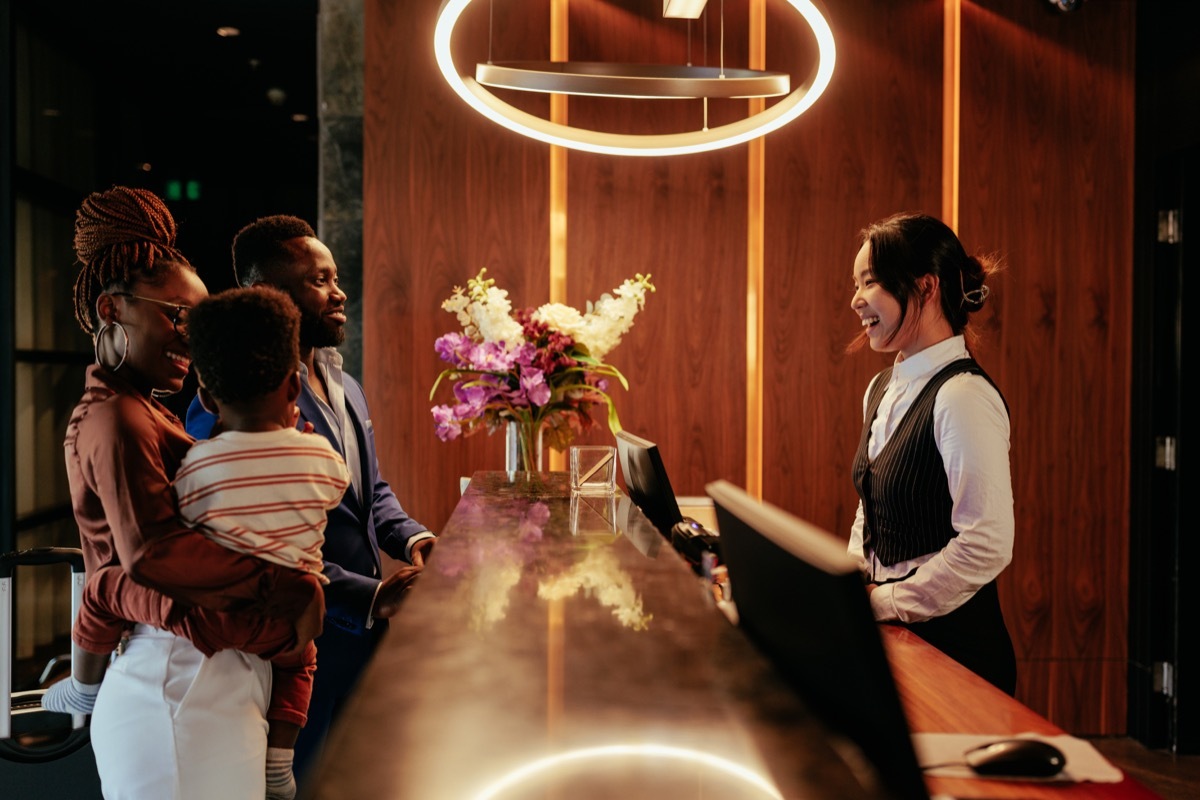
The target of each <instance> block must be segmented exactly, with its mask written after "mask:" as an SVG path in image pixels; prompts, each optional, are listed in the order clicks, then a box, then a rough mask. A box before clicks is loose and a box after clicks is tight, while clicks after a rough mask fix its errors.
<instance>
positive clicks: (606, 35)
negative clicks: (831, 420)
mask: <svg viewBox="0 0 1200 800" xmlns="http://www.w3.org/2000/svg"><path fill="white" fill-rule="evenodd" d="M655 14H661V6H655V5H654V4H652V3H649V4H648V3H644V2H631V0H624V2H620V3H615V4H608V3H605V4H582V3H581V4H576V5H575V6H572V12H571V30H572V36H571V45H570V47H571V58H572V59H581V60H607V61H640V60H646V53H656V54H657V53H660V52H663V53H666V54H670V53H674V54H675V55H676V56H677V57H678V58H683V57H685V54H686V51H687V50H686V36H687V26H686V24H685V23H683V22H681V21H674V22H672V23H667V24H665V25H664V24H662V20H661V17H660V18H659V19H658V20H657V23H656V20H655V19H654V15H655ZM745 29H746V11H745V9H744V8H740V9H738V11H737V12H736V13H730V12H729V11H727V17H726V47H725V53H726V59H727V60H726V64H728V65H730V66H733V65H735V64H741V65H743V66H744V65H745V64H746V62H747V56H746V44H747V43H746V37H745ZM737 31H740V32H741V35H740V36H738V35H736V32H737ZM709 38H710V40H711V38H712V37H711V35H710V37H709ZM701 42H702V37H701V36H700V35H699V32H698V31H697V32H696V35H695V41H694V48H695V49H694V51H693V53H694V55H695V56H696V57H697V59H699V52H698V51H699V49H700V44H701ZM656 60H664V61H665V60H668V56H667V55H662V56H657V57H656ZM587 100H589V99H588V98H574V97H573V98H571V100H570V108H569V111H568V114H569V115H570V119H571V122H572V124H575V125H579V126H581V127H586V128H595V129H606V130H615V131H621V132H629V131H633V130H637V129H639V127H641V128H642V129H644V127H645V125H646V123H643V122H639V121H640V120H645V119H646V118H653V120H654V121H653V127H654V128H655V129H656V130H659V131H685V130H692V129H696V128H699V127H700V125H701V124H702V119H703V117H702V110H701V108H700V101H695V100H664V101H658V102H653V103H649V104H648V103H647V102H646V101H630V100H623V101H622V100H615V99H609V100H607V101H597V100H592V101H591V102H586V101H587ZM739 104H740V106H741V109H740V112H741V114H742V115H744V114H745V105H746V104H745V102H744V101H740V103H739ZM714 124H715V123H714ZM745 153H746V147H745V146H742V147H736V148H729V149H725V150H720V151H717V152H715V153H710V154H700V155H693V156H683V157H674V158H611V157H607V156H597V155H593V154H589V153H579V152H572V153H571V154H570V156H569V158H568V179H567V180H568V187H569V197H568V211H567V219H568V248H567V249H568V256H567V261H568V273H567V274H568V295H569V301H570V302H571V303H572V304H574V305H579V306H581V305H582V304H583V303H584V302H585V301H586V300H588V299H594V298H596V297H598V296H599V294H600V293H601V292H607V291H611V290H612V288H613V287H614V286H616V285H617V284H618V283H619V282H620V281H621V280H623V279H624V278H626V277H630V276H632V275H633V274H634V273H635V272H641V273H650V274H652V275H653V280H654V283H655V285H656V287H657V291H656V292H655V293H654V294H653V295H651V296H650V298H649V300H648V302H647V304H646V309H645V311H644V312H643V313H642V314H641V315H640V316H639V318H638V320H637V322H636V323H635V325H634V328H633V330H632V331H630V333H629V334H628V335H627V336H626V339H625V341H624V342H623V343H622V344H621V346H620V347H619V348H618V349H617V350H615V351H613V354H612V358H611V360H612V362H613V363H614V364H616V365H617V366H618V367H619V368H620V369H621V371H622V372H623V373H624V374H625V375H626V377H627V378H628V379H629V382H630V390H629V392H627V393H625V392H621V391H620V390H619V389H618V390H617V392H618V394H617V399H618V410H619V412H620V414H621V422H622V425H623V426H624V427H625V428H627V429H629V430H630V431H632V432H634V433H637V434H639V435H641V436H645V437H647V438H649V439H652V440H653V441H655V442H657V443H658V444H659V446H660V448H661V451H662V454H663V459H664V462H665V465H666V468H667V470H668V474H669V475H670V477H671V482H672V484H673V486H674V488H675V491H676V493H677V494H681V495H703V494H704V484H705V483H706V482H708V481H712V480H715V479H716V478H718V477H720V478H726V479H729V480H731V481H734V482H737V483H742V482H744V480H745V467H744V464H745V435H744V425H745V423H744V420H745V383H744V375H745V369H746V367H745V363H746V336H745V328H746V323H745V302H744V301H743V300H742V298H744V297H745V293H746V280H745V272H746V268H745V252H746V155H745ZM593 438H595V440H596V441H604V442H611V441H612V438H611V434H609V433H608V431H607V429H606V428H604V427H603V426H601V430H599V431H597V432H596V435H595V436H594V437H593Z"/></svg>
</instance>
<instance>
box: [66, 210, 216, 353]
mask: <svg viewBox="0 0 1200 800" xmlns="http://www.w3.org/2000/svg"><path fill="white" fill-rule="evenodd" d="M75 257H76V258H77V259H78V260H79V262H80V264H82V265H83V266H82V268H81V269H80V270H79V275H78V276H76V278H75V288H74V295H75V319H76V321H77V322H79V326H80V327H81V328H83V330H84V332H85V333H88V334H91V333H93V332H94V331H95V329H96V324H97V322H98V320H97V319H96V298H97V297H98V296H99V295H100V294H102V293H103V292H105V291H108V290H110V289H113V288H120V289H122V290H128V289H129V287H130V285H131V284H133V283H134V282H135V281H138V280H141V281H145V282H147V283H149V284H150V285H157V283H158V282H160V281H162V280H163V279H164V278H165V277H166V276H167V275H168V274H169V273H170V271H171V270H172V269H173V268H177V267H183V268H185V269H189V270H192V271H193V272H194V271H195V268H194V267H192V265H191V264H190V263H189V262H188V260H187V259H186V258H184V257H183V253H181V252H179V250H177V249H176V248H175V218H174V217H173V216H171V212H170V210H169V209H168V208H167V206H166V204H165V203H164V202H163V201H162V200H161V199H160V198H159V197H158V196H157V195H156V194H154V193H153V192H150V191H147V190H145V189H131V188H129V187H127V186H114V187H113V188H111V189H109V190H108V191H104V192H93V193H92V194H90V195H88V196H87V198H86V199H85V200H84V201H83V205H81V206H80V207H79V211H78V212H76V214H75Z"/></svg>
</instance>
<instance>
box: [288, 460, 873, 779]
mask: <svg viewBox="0 0 1200 800" xmlns="http://www.w3.org/2000/svg"><path fill="white" fill-rule="evenodd" d="M839 752H840V750H839V749H838V748H837V746H836V744H835V743H833V742H832V739H831V737H830V736H829V735H828V734H827V732H826V731H825V730H824V729H823V728H822V726H820V725H819V723H817V722H816V721H815V720H814V719H813V718H812V717H811V716H810V715H809V714H808V712H807V711H806V710H805V709H804V707H803V704H802V703H801V702H800V700H799V698H798V697H797V696H796V694H795V693H794V692H793V691H791V689H790V688H789V687H788V686H787V685H786V684H784V683H783V682H782V680H781V679H780V678H779V676H778V675H777V674H776V672H775V671H774V668H773V667H772V666H771V664H770V663H769V662H768V661H767V660H766V659H765V658H764V657H763V656H761V655H760V654H759V653H758V652H757V651H756V650H755V649H754V648H753V647H752V646H751V645H750V644H749V642H748V641H747V640H746V639H745V638H744V637H743V635H742V634H741V632H740V631H739V630H737V629H736V628H734V627H733V626H731V625H730V624H729V623H728V622H727V621H726V619H725V618H724V616H722V615H721V614H720V613H718V611H717V610H716V608H715V605H714V602H713V600H712V596H711V593H710V592H709V589H708V587H707V586H706V585H705V583H704V581H703V580H702V579H700V578H698V577H696V575H695V574H694V573H693V572H692V571H691V569H690V568H689V567H688V565H687V563H686V562H685V561H684V560H683V559H682V558H681V557H680V556H679V555H678V554H677V553H676V552H675V551H674V550H672V549H671V547H670V545H669V544H668V543H667V542H666V541H665V540H664V539H663V537H661V536H660V535H659V534H658V532H657V531H656V530H655V529H654V528H653V527H652V526H651V525H650V523H649V522H648V521H647V520H646V519H645V517H644V516H642V514H641V512H640V511H638V510H637V509H636V507H634V506H633V505H632V503H630V502H629V500H628V498H625V497H623V496H619V495H618V496H617V497H614V498H592V497H585V498H571V497H570V496H569V491H568V486H567V475H566V474H560V473H540V474H536V475H529V474H526V473H507V472H480V473H476V474H475V476H474V477H473V479H472V481H471V484H470V486H469V487H468V489H467V490H466V492H465V494H464V496H463V497H462V498H461V500H460V502H459V504H458V506H457V508H456V509H455V511H454V514H453V515H452V517H451V518H450V520H449V521H448V522H447V524H446V527H445V529H444V530H443V531H442V533H441V537H440V539H439V541H438V544H437V547H436V548H435V551H434V553H433V557H432V558H431V559H430V561H429V564H428V565H427V567H426V569H425V571H424V572H423V573H422V574H421V576H420V578H419V580H418V581H417V583H416V584H415V586H414V588H413V589H412V591H411V593H410V595H409V597H408V598H407V599H406V600H405V602H404V605H403V606H402V608H401V610H400V612H399V614H398V615H397V616H396V618H395V619H393V620H392V623H391V626H390V629H389V630H388V632H387V634H386V636H385V637H384V639H383V641H382V642H381V644H380V646H379V649H378V651H377V653H376V655H375V657H374V659H373V660H372V662H371V664H370V665H369V666H368V668H367V670H366V672H365V674H364V676H363V679H362V682H361V684H360V686H359V687H358V690H357V691H356V693H355V695H354V697H353V698H352V699H351V701H350V704H349V705H348V707H347V708H346V710H345V712H344V713H343V715H342V717H341V718H340V720H339V723H338V724H337V725H336V726H335V728H334V730H333V732H332V733H331V736H330V741H329V743H328V746H327V748H326V751H325V753H324V755H323V757H322V759H321V761H320V763H319V764H318V765H317V767H316V769H315V774H314V776H313V779H312V780H310V781H308V782H307V783H308V788H307V789H306V792H307V795H306V796H308V797H317V798H323V799H324V798H328V799H329V800H339V799H340V798H354V800H361V799H362V798H368V799H369V800H384V799H385V798H423V799H428V800H449V799H453V800H458V799H459V798H463V799H464V800H470V799H471V798H479V799H480V800H483V798H490V797H495V798H498V799H499V798H504V800H515V798H526V797H529V798H533V797H537V798H539V800H544V798H570V800H586V799H587V798H593V797H594V798H610V797H621V798H623V799H624V798H629V799H630V800H633V799H635V798H655V800H659V799H660V798H667V797H671V798H686V797H691V798H701V797H703V798H709V797H721V798H727V799H729V798H751V799H754V798H766V797H771V796H778V795H773V794H772V793H771V792H770V791H766V790H764V789H762V788H759V786H758V784H757V783H756V781H758V780H762V777H765V778H766V779H767V780H768V781H769V784H773V786H774V787H776V789H777V791H778V793H779V795H782V796H784V797H788V798H793V797H804V798H858V797H866V796H867V794H866V793H865V792H864V791H863V789H862V788H861V786H860V783H859V781H858V779H857V778H856V777H855V774H854V772H853V771H852V770H851V768H850V767H849V766H847V762H846V761H844V760H843V759H842V758H841V757H840V756H839V755H838V753H839ZM553 759H560V760H561V763H560V764H559V766H557V767H555V768H553V769H551V768H550V767H549V766H548V764H549V763H550V762H551V760H553ZM522 769H523V770H524V773H523V774H524V777H520V774H519V773H518V772H517V771H518V770H522ZM756 776H762V777H756ZM506 781H508V783H506Z"/></svg>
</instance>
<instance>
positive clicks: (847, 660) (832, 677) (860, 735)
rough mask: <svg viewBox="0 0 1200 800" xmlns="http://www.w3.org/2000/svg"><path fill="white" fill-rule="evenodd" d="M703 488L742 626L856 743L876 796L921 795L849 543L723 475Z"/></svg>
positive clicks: (912, 799)
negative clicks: (718, 532)
mask: <svg viewBox="0 0 1200 800" xmlns="http://www.w3.org/2000/svg"><path fill="white" fill-rule="evenodd" d="M705 489H706V491H707V492H708V495H709V496H710V497H712V499H713V502H714V503H715V505H716V509H717V523H718V525H719V526H720V529H721V543H722V553H723V555H724V558H725V565H726V567H727V568H728V570H729V584H730V589H731V591H732V595H733V604H734V605H735V606H736V607H737V616H738V620H739V623H738V624H739V626H740V627H741V628H742V629H743V631H744V632H745V633H746V635H747V637H748V638H749V639H750V640H751V641H753V642H754V643H755V644H756V645H757V646H758V647H759V649H760V650H762V651H763V652H764V653H765V654H766V655H767V656H768V657H769V658H771V660H772V661H773V662H774V663H775V665H776V667H777V668H778V669H779V671H780V673H781V674H782V675H783V676H784V677H785V678H786V679H787V680H788V681H789V682H790V683H791V684H792V686H793V687H794V688H795V689H796V690H797V692H799V694H800V696H801V697H802V698H803V699H804V701H805V703H806V704H807V705H808V706H809V708H811V709H812V711H813V712H814V713H815V714H816V715H817V716H818V717H820V718H821V720H822V721H823V722H824V723H825V725H826V726H828V727H829V728H830V729H831V730H833V731H836V732H838V733H840V734H841V735H842V736H844V737H845V738H846V739H849V740H850V741H851V742H853V743H854V744H855V745H856V746H857V749H858V750H859V751H860V752H861V753H862V756H863V758H864V759H865V760H866V761H867V762H869V763H870V765H871V766H872V767H873V773H874V778H875V780H874V783H875V788H876V789H878V791H879V792H880V793H881V796H889V797H895V798H900V800H928V797H929V794H928V791H927V789H926V787H925V779H924V776H923V774H922V772H921V768H920V766H918V763H917V757H916V754H915V752H914V750H913V745H912V739H911V736H910V734H909V728H908V721H907V719H906V717H905V716H904V709H903V707H902V706H901V705H900V697H899V695H898V694H897V692H896V685H895V683H894V681H893V679H892V671H891V666H890V665H889V664H888V660H887V654H886V652H885V651H884V649H883V640H882V638H881V637H880V635H879V629H878V623H876V622H875V619H874V616H873V615H872V613H871V606H870V601H869V600H868V598H867V592H866V589H865V588H864V586H863V582H862V577H861V576H860V575H859V572H858V569H857V567H856V565H855V564H854V562H853V560H851V558H850V557H849V556H848V555H847V554H846V545H845V544H844V543H843V542H842V541H841V540H840V539H838V538H837V537H836V536H834V535H833V534H831V533H828V532H827V531H824V530H822V529H820V528H818V527H816V526H815V525H811V524H809V523H807V522H805V521H803V520H801V519H798V518H796V517H794V516H792V515H791V514H788V513H787V512H785V511H783V510H781V509H778V508H776V507H774V506H772V505H770V504H768V503H763V502H760V501H758V500H755V499H754V498H752V497H751V496H750V495H749V494H747V493H746V492H744V491H743V490H741V489H739V488H738V487H736V486H734V485H733V484H731V483H728V482H727V481H716V482H714V483H710V484H708V486H706V487H705ZM879 787H883V788H879Z"/></svg>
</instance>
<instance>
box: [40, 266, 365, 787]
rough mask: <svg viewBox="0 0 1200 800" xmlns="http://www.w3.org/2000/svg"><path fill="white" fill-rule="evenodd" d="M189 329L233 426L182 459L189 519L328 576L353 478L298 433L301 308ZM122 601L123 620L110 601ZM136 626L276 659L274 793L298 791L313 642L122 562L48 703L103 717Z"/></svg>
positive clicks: (269, 308) (85, 614)
mask: <svg viewBox="0 0 1200 800" xmlns="http://www.w3.org/2000/svg"><path fill="white" fill-rule="evenodd" d="M187 328H188V337H189V346H190V349H191V355H192V359H193V363H194V364H195V366H196V372H197V377H198V379H199V383H200V397H201V400H202V402H203V403H204V405H205V407H206V408H207V409H208V410H209V411H211V412H212V413H215V414H217V415H218V416H219V418H220V420H221V426H222V433H221V434H220V435H218V436H215V437H213V438H211V439H208V440H205V441H200V442H197V443H196V444H194V445H193V446H192V448H191V449H190V450H189V451H188V453H187V456H186V457H185V458H184V460H183V462H182V464H181V465H180V467H179V471H178V472H177V473H176V477H175V482H174V484H173V488H174V491H175V496H176V501H177V503H178V506H179V515H180V517H181V518H182V519H183V520H184V521H185V522H187V523H188V524H189V525H191V526H192V527H195V528H197V529H199V530H201V531H203V532H204V533H205V534H206V535H207V536H209V537H210V538H211V539H213V540H214V541H216V542H218V543H220V544H222V545H224V546H226V547H228V548H230V549H232V550H236V551H239V552H242V553H248V554H251V555H255V556H258V557H260V558H264V559H267V560H269V561H272V562H275V563H278V564H283V565H285V566H290V567H294V568H296V569H302V570H306V571H308V572H310V573H312V574H313V575H316V576H317V577H318V578H319V579H320V580H321V581H322V582H323V583H324V582H327V580H326V579H325V578H324V576H323V575H322V574H321V569H322V556H321V547H322V545H323V544H324V540H325V535H324V532H325V514H326V511H327V510H328V509H330V508H334V507H336V506H337V505H338V503H339V502H340V501H341V498H342V495H343V494H344V493H345V491H346V488H347V487H348V486H349V485H350V474H349V471H348V470H347V469H346V465H345V463H344V462H343V461H342V459H341V456H339V455H338V454H337V453H336V452H335V451H334V450H333V448H332V447H331V446H330V445H329V443H328V441H326V439H325V438H324V437H322V436H316V435H312V434H309V433H303V432H301V431H299V430H297V429H296V427H295V426H296V418H297V409H296V405H295V403H296V398H297V397H298V396H299V394H300V373H299V371H298V365H299V330H300V312H299V311H298V310H297V309H296V306H295V304H294V303H293V302H292V300H291V299H290V298H289V297H288V296H287V295H286V294H284V293H283V292H281V291H279V290H277V289H272V288H267V287H254V288H244V289H231V290H229V291H226V292H222V293H220V294H217V295H214V296H212V297H209V298H207V299H205V300H203V301H201V302H200V303H199V304H197V305H196V306H195V307H194V308H192V309H191V310H190V312H189V314H188V320H187ZM118 592H119V593H120V594H118ZM118 596H120V597H122V606H121V607H122V609H123V615H122V614H118V613H116V611H115V609H114V606H113V605H112V604H111V603H110V602H109V601H110V599H111V598H114V597H118ZM133 610H136V611H137V612H138V613H137V614H136V615H132V614H131V612H132V611H133ZM130 616H133V617H134V618H132V619H127V617H130ZM264 620H265V615H264ZM130 623H140V624H142V625H149V626H152V627H155V628H161V629H163V630H167V631H170V632H172V633H175V634H177V635H180V636H184V637H186V638H188V639H189V640H191V641H192V643H193V644H195V645H196V647H197V649H198V650H200V651H201V652H203V653H204V654H205V655H206V656H209V655H212V654H213V653H215V652H217V651H219V650H240V651H242V652H243V653H244V654H246V657H247V658H264V659H269V660H270V661H271V666H272V672H273V680H272V689H271V696H270V704H269V706H268V707H267V708H266V709H264V711H265V714H266V718H267V720H268V722H269V731H268V733H267V742H266V753H267V761H266V777H267V797H268V798H290V797H293V796H294V795H295V791H296V789H295V781H294V778H293V775H292V747H293V746H294V744H295V741H296V736H297V735H298V733H299V731H300V728H301V726H303V724H304V721H305V718H306V715H307V711H308V703H309V697H310V695H311V693H312V677H313V672H314V671H315V668H316V647H315V645H313V644H312V642H308V643H307V644H306V646H305V647H303V648H299V649H298V648H297V647H296V644H297V643H296V638H295V635H294V632H293V633H292V634H290V635H288V636H287V637H286V638H278V637H277V638H274V639H271V638H270V637H266V638H264V637H263V635H262V634H263V630H264V629H263V628H257V629H254V630H248V629H247V626H246V625H245V623H244V622H242V623H239V624H234V622H233V620H232V619H231V618H230V616H229V615H227V614H224V613H222V612H215V611H210V610H206V609H202V608H198V607H188V606H185V605H183V604H180V603H176V602H175V601H173V600H172V599H170V598H168V597H166V596H165V595H162V594H160V593H158V592H155V591H154V590H152V589H148V588H145V587H142V586H140V585H139V584H135V583H133V582H132V580H131V579H130V578H129V577H128V576H127V575H126V574H125V573H124V572H123V571H122V570H121V569H120V568H119V567H116V568H105V569H102V570H99V571H98V572H97V573H96V574H95V575H93V576H91V577H90V578H89V580H88V584H87V587H86V589H85V592H84V598H83V602H82V604H81V607H80V610H79V616H78V619H77V620H76V623H75V628H74V631H73V637H74V639H75V641H76V643H77V644H79V645H80V647H81V648H83V650H84V651H85V652H84V653H83V657H82V658H78V659H76V661H75V663H74V664H73V665H72V675H71V679H70V680H67V681H61V682H59V683H57V684H55V685H54V686H52V687H50V689H49V691H48V692H47V693H46V696H45V697H44V699H43V701H42V705H43V707H44V708H47V709H49V710H51V711H61V712H64V713H91V711H92V708H93V707H94V704H95V700H96V697H97V695H98V693H99V691H100V688H101V679H102V677H103V675H104V671H105V668H106V666H107V664H108V661H109V654H111V653H112V651H113V650H115V649H117V646H118V644H119V643H120V640H121V638H122V636H123V634H124V633H125V631H126V630H127V628H128V627H129V625H130ZM118 657H119V656H118ZM215 722H216V723H217V724H219V721H215ZM212 735H214V736H219V735H220V730H219V728H214V730H213V731H212Z"/></svg>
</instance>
